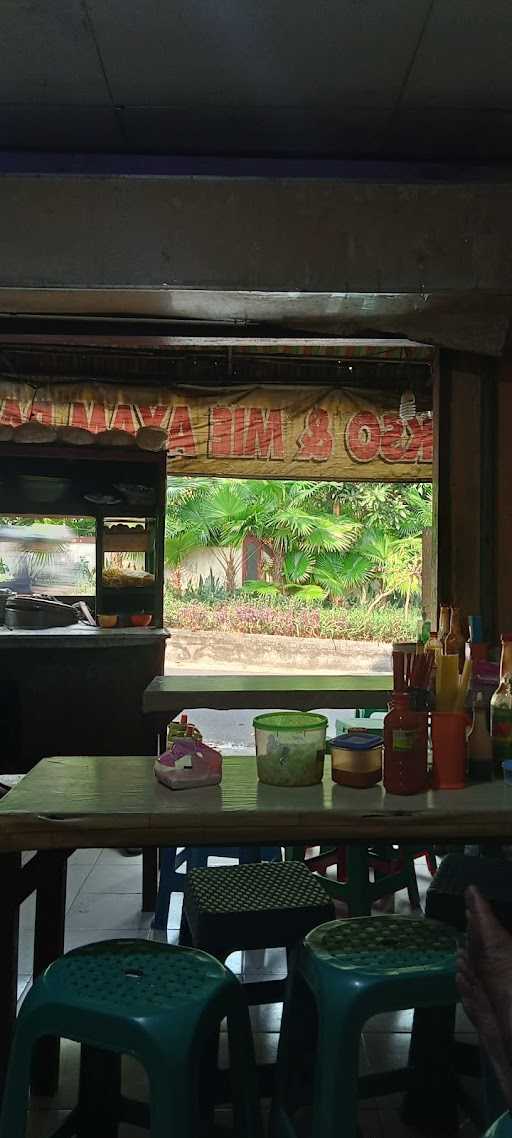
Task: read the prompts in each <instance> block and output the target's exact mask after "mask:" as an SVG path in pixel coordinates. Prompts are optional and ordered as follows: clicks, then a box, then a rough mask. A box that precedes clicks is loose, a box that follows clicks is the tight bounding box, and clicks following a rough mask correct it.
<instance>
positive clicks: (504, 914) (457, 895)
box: [426, 854, 512, 931]
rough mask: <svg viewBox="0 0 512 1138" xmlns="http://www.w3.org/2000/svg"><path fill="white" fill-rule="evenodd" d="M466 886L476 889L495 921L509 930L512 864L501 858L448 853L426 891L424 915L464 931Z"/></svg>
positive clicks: (511, 928)
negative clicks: (492, 913)
mask: <svg viewBox="0 0 512 1138" xmlns="http://www.w3.org/2000/svg"><path fill="white" fill-rule="evenodd" d="M469 885H476V886H477V887H478V889H479V890H480V892H481V894H482V896H483V897H485V899H486V900H487V901H489V903H490V905H491V906H492V908H493V909H494V912H495V913H496V916H497V917H498V920H500V921H501V923H502V925H504V926H505V928H507V929H508V930H509V931H512V862H510V861H505V859H504V858H492V857H476V856H474V855H472V854H447V856H446V857H444V858H443V860H442V862H441V864H440V866H439V869H438V871H437V874H436V876H435V877H434V879H433V881H432V882H431V884H430V885H429V887H428V890H427V897H426V914H427V916H429V917H434V918H435V919H436V920H440V921H446V923H447V924H449V925H453V927H454V928H457V929H460V930H461V931H462V930H463V929H465V927H466V902H465V898H464V894H465V892H466V889H467V888H468V886H469Z"/></svg>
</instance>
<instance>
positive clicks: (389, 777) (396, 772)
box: [383, 692, 427, 794]
mask: <svg viewBox="0 0 512 1138" xmlns="http://www.w3.org/2000/svg"><path fill="white" fill-rule="evenodd" d="M383 781H384V787H385V789H386V790H387V792H388V794H419V793H420V792H421V791H422V790H424V789H425V786H426V782H427V740H426V733H425V732H424V730H423V727H422V724H421V723H420V720H419V716H418V715H417V714H416V712H415V711H411V708H410V706H409V696H408V694H407V692H395V693H394V694H393V697H392V700H391V711H389V712H388V714H387V715H386V718H385V720H384V780H383Z"/></svg>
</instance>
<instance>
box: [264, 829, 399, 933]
mask: <svg viewBox="0 0 512 1138" xmlns="http://www.w3.org/2000/svg"><path fill="white" fill-rule="evenodd" d="M305 853H306V847H305V846H287V847H286V850H285V857H286V860H287V861H304V864H305V865H307V866H308V868H309V869H311V870H314V871H318V872H320V873H324V872H325V869H326V868H327V867H328V866H329V865H333V864H336V866H337V878H336V879H334V878H332V877H326V878H324V885H325V889H326V892H327V893H329V896H331V897H333V898H334V900H335V901H344V903H345V904H346V905H347V907H348V912H349V916H350V917H366V916H370V914H371V911H372V906H373V905H374V903H375V901H378V900H380V898H381V897H388V896H391V895H392V894H394V893H397V892H398V891H399V890H400V889H407V893H408V896H409V903H410V905H411V908H412V909H420V908H421V905H420V895H419V891H418V883H417V881H416V869H415V865H414V859H415V857H417V856H418V857H419V856H421V855H420V853H419V851H418V850H417V849H414V848H413V847H411V846H399V847H398V849H397V850H393V848H392V847H391V846H385V847H382V846H381V847H379V846H375V847H373V848H371V849H369V848H368V846H365V845H361V844H360V843H358V842H351V843H350V845H348V846H346V847H342V846H338V847H335V848H334V849H331V851H330V853H329V851H328V850H326V849H324V850H323V852H321V853H320V856H319V857H311V858H305ZM371 868H373V870H374V880H373V881H371V880H370V869H371Z"/></svg>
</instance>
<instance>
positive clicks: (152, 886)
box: [142, 846, 158, 913]
mask: <svg viewBox="0 0 512 1138" xmlns="http://www.w3.org/2000/svg"><path fill="white" fill-rule="evenodd" d="M157 883H158V850H157V848H156V847H155V846H148V847H146V848H145V849H143V851H142V911H143V912H144V913H154V911H155V905H156V899H157V892H158V886H157Z"/></svg>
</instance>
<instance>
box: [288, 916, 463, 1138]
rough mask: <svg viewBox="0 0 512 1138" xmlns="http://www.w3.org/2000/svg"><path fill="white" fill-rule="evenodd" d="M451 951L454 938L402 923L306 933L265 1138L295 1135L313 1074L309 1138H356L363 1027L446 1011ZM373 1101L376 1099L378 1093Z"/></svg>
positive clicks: (429, 925)
mask: <svg viewBox="0 0 512 1138" xmlns="http://www.w3.org/2000/svg"><path fill="white" fill-rule="evenodd" d="M456 949H457V939H456V936H455V935H454V933H453V932H452V931H451V930H449V929H445V928H444V927H443V925H438V924H437V923H436V922H434V921H426V920H419V921H415V920H411V919H410V918H408V917H361V918H358V919H356V920H342V921H332V922H330V923H329V924H327V925H322V926H320V928H317V929H314V930H313V932H311V933H309V935H308V936H307V937H306V940H305V942H304V945H303V947H302V949H301V950H300V951H299V952H298V954H297V958H296V962H295V967H294V969H293V973H292V979H291V984H290V987H289V990H288V993H287V997H286V1001H285V1007H284V1013H283V1024H282V1028H281V1039H280V1043H279V1052H278V1067H277V1081H276V1091H275V1095H274V1100H273V1104H272V1112H271V1122H270V1135H271V1138H293V1136H294V1135H295V1133H296V1130H295V1125H294V1119H293V1115H294V1114H295V1112H296V1110H297V1108H298V1107H299V1106H304V1105H305V1104H304V1100H303V1095H304V1087H305V1085H306V1084H307V1081H308V1076H309V1077H311V1073H313V1075H314V1087H313V1104H312V1111H313V1114H312V1126H311V1138H339V1133H340V1128H342V1129H343V1135H344V1138H355V1136H356V1132H357V1106H358V1101H357V1100H358V1060H359V1041H360V1035H361V1031H362V1028H363V1025H364V1023H365V1021H366V1020H367V1019H369V1018H370V1017H371V1016H373V1015H376V1014H377V1013H379V1012H386V1011H398V1010H400V1009H403V1008H411V1007H417V1006H419V1005H429V1004H431V1003H437V1004H443V1003H453V1002H454V1000H455V999H456V991H455V959H456ZM307 997H309V999H307ZM308 1007H309V1008H311V1007H313V1008H314V1010H315V1011H316V1016H317V1023H318V1039H317V1041H315V1039H314V1035H315V1033H314V1030H313V1033H311V1032H308V1027H307V1022H306V1015H307V1008H308ZM299 1024H300V1028H299V1026H298V1025H299ZM311 1034H312V1035H313V1038H311ZM308 1041H309V1046H310V1049H311V1050H310V1052H309V1053H308V1047H307V1042H308ZM443 1062H444V1063H446V1062H447V1056H446V1055H444V1056H443ZM384 1078H385V1076H383V1080H384ZM309 1081H311V1078H309ZM394 1089H396V1084H395V1087H394ZM372 1093H373V1094H375V1093H379V1092H378V1091H377V1090H376V1087H375V1085H374V1086H373V1091H372ZM380 1093H382V1091H380ZM294 1100H295V1101H294Z"/></svg>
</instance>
